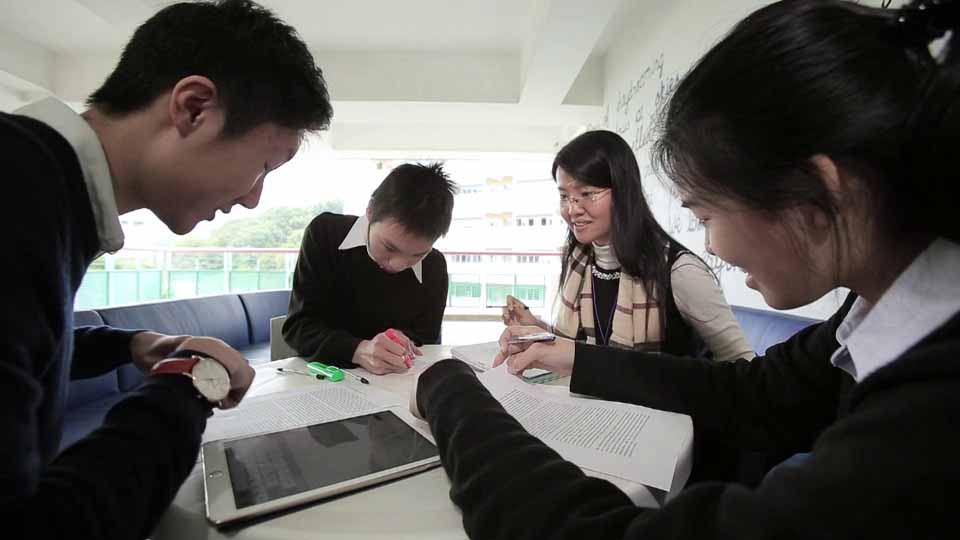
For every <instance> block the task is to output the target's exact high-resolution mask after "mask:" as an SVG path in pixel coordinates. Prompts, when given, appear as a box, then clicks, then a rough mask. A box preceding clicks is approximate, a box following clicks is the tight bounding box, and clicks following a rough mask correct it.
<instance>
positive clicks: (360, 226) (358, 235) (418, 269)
mask: <svg viewBox="0 0 960 540" xmlns="http://www.w3.org/2000/svg"><path fill="white" fill-rule="evenodd" d="M369 230H370V220H368V219H367V216H365V215H362V216H360V217H358V218H357V221H355V222H354V224H353V227H350V231H349V232H347V236H346V237H344V239H343V242H340V248H339V249H340V251H345V250H348V249H353V248H358V247H360V246H363V247H365V248H367V256H368V257H370V258H371V259H373V257H372V256H371V255H370V246H368V245H367V237H368V231H369ZM410 270H413V275H414V276H416V277H417V281H418V282H420V283H423V261H417V264H415V265H413V266H411V267H410Z"/></svg>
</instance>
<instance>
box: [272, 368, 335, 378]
mask: <svg viewBox="0 0 960 540" xmlns="http://www.w3.org/2000/svg"><path fill="white" fill-rule="evenodd" d="M277 371H279V372H280V373H294V374H296V375H306V376H307V377H313V378H314V379H317V380H320V381H322V380H324V379H326V377H324V376H323V375H321V374H319V373H307V372H306V371H298V370H296V369H290V368H282V367H278V368H277Z"/></svg>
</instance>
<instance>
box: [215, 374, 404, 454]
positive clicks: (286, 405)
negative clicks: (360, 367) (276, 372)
mask: <svg viewBox="0 0 960 540" xmlns="http://www.w3.org/2000/svg"><path fill="white" fill-rule="evenodd" d="M400 401H401V400H399V399H398V398H397V397H396V396H394V395H392V394H389V393H386V392H382V391H378V390H375V389H373V388H357V387H354V386H352V385H348V384H339V383H331V384H324V385H316V386H315V387H309V388H305V389H297V390H293V391H290V392H282V393H274V394H267V395H263V396H257V397H253V398H247V399H245V400H243V401H242V402H241V403H240V405H239V406H238V407H237V408H235V409H230V410H227V411H220V410H218V411H216V413H215V414H214V415H213V417H212V418H210V419H209V420H208V421H207V429H206V431H205V432H204V434H203V442H205V443H207V442H210V441H216V440H220V439H229V438H232V437H245V436H248V435H256V434H258V433H269V432H274V431H284V430H287V429H291V428H298V427H303V426H310V425H313V424H317V423H320V422H329V421H331V420H338V419H340V418H347V417H350V416H358V415H362V414H369V413H371V412H375V411H381V410H383V409H385V408H387V407H390V406H395V405H399V404H400Z"/></svg>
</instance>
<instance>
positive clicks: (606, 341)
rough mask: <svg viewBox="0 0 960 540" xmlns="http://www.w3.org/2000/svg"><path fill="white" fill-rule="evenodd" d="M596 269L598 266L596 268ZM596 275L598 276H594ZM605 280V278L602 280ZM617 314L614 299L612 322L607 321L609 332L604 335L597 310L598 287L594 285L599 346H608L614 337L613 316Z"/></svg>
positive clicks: (595, 320)
mask: <svg viewBox="0 0 960 540" xmlns="http://www.w3.org/2000/svg"><path fill="white" fill-rule="evenodd" d="M594 268H596V266H594ZM594 275H596V274H594ZM617 277H620V272H617ZM601 279H603V278H601ZM616 313H617V299H616V298H614V299H613V307H612V308H611V309H610V320H609V321H607V332H606V333H604V331H603V328H602V327H601V326H600V312H599V311H598V310H597V286H596V283H594V286H593V320H594V325H596V327H597V334H600V339H601V340H602V341H599V342H597V344H598V345H608V344H609V343H610V337H612V336H613V316H614V315H615V314H616Z"/></svg>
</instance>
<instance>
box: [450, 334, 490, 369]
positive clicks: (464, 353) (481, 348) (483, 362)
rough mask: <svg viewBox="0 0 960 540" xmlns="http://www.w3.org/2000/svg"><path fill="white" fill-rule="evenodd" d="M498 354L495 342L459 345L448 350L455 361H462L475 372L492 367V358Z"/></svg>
mask: <svg viewBox="0 0 960 540" xmlns="http://www.w3.org/2000/svg"><path fill="white" fill-rule="evenodd" d="M498 352H500V344H499V343H497V342H496V341H491V342H489V343H476V344H473V345H461V346H458V347H453V348H451V349H450V354H452V355H453V357H454V358H456V359H457V360H462V361H464V362H466V363H468V364H470V367H472V368H473V369H475V370H477V371H486V370H488V369H490V368H491V367H493V358H494V357H495V356H497V353H498Z"/></svg>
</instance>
